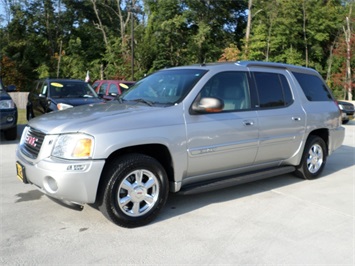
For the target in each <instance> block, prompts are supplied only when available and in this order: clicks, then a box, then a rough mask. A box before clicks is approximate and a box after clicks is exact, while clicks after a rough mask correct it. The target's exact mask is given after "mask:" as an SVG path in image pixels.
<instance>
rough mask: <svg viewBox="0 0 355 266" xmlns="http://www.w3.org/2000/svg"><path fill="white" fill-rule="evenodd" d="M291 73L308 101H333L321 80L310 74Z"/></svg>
mask: <svg viewBox="0 0 355 266" xmlns="http://www.w3.org/2000/svg"><path fill="white" fill-rule="evenodd" d="M292 73H293V75H294V76H295V77H296V79H297V81H298V83H299V84H300V86H301V88H302V90H303V92H304V94H305V95H306V97H307V99H308V101H311V102H322V101H323V102H324V101H332V100H333V97H332V95H331V93H330V91H329V90H328V88H327V86H326V85H325V83H324V81H323V80H322V79H321V78H319V77H317V76H314V75H310V74H304V73H297V72H292Z"/></svg>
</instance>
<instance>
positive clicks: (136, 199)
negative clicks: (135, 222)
mask: <svg viewBox="0 0 355 266" xmlns="http://www.w3.org/2000/svg"><path fill="white" fill-rule="evenodd" d="M158 196H159V182H158V178H157V177H156V176H155V175H154V174H153V173H152V172H150V171H148V170H145V169H140V170H135V171H133V172H131V173H129V174H128V175H127V176H126V177H125V178H124V179H123V181H122V182H121V184H120V186H119V188H118V194H117V203H118V206H119V208H120V209H121V211H123V212H124V213H125V214H126V215H128V216H131V217H139V216H142V215H144V214H146V213H147V212H149V211H150V210H151V209H152V208H153V207H154V206H155V203H156V202H157V200H158Z"/></svg>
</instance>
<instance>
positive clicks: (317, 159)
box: [296, 136, 327, 179]
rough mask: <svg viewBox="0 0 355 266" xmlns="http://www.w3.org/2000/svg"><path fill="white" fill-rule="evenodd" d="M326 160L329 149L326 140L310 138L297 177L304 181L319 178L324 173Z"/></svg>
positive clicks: (316, 137) (297, 170)
mask: <svg viewBox="0 0 355 266" xmlns="http://www.w3.org/2000/svg"><path fill="white" fill-rule="evenodd" d="M326 159H327V148H326V144H325V142H324V140H323V139H322V138H320V137H318V136H310V137H309V138H308V140H307V142H306V145H305V148H304V151H303V155H302V159H301V163H300V165H299V166H298V167H297V169H296V175H298V176H299V177H301V178H304V179H314V178H317V177H318V176H319V175H320V174H321V172H322V171H323V168H324V165H325V162H326Z"/></svg>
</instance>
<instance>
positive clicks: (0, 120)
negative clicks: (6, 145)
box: [0, 79, 17, 140]
mask: <svg viewBox="0 0 355 266" xmlns="http://www.w3.org/2000/svg"><path fill="white" fill-rule="evenodd" d="M15 90H16V87H15V86H9V87H7V88H5V86H4V85H3V83H2V81H1V79H0V130H1V131H3V132H4V136H5V139H7V140H15V139H16V137H17V107H16V104H15V102H14V101H13V100H12V99H11V97H10V95H9V94H8V93H7V92H12V91H15Z"/></svg>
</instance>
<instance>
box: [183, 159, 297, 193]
mask: <svg viewBox="0 0 355 266" xmlns="http://www.w3.org/2000/svg"><path fill="white" fill-rule="evenodd" d="M295 170H296V168H295V167H294V166H284V167H278V168H272V169H267V170H264V171H260V172H252V173H247V174H243V175H238V176H232V177H229V178H223V179H214V180H211V181H207V182H202V183H197V184H191V185H188V186H186V187H182V189H181V190H180V191H179V192H178V193H179V194H182V195H191V194H197V193H203V192H208V191H212V190H217V189H222V188H227V187H232V186H236V185H240V184H245V183H249V182H253V181H257V180H261V179H265V178H269V177H273V176H278V175H283V174H288V173H291V172H294V171H295Z"/></svg>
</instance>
